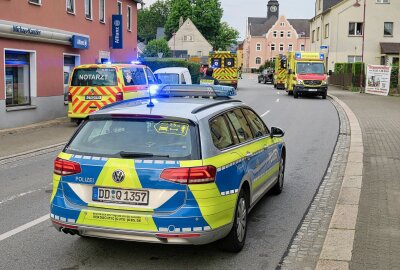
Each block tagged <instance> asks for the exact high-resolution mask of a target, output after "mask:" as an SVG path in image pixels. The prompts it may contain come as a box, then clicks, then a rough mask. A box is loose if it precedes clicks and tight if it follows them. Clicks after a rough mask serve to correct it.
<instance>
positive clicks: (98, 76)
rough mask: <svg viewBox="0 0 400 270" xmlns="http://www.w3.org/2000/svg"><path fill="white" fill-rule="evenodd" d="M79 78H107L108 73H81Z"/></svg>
mask: <svg viewBox="0 0 400 270" xmlns="http://www.w3.org/2000/svg"><path fill="white" fill-rule="evenodd" d="M79 80H82V81H87V80H101V81H105V80H107V75H101V74H79Z"/></svg>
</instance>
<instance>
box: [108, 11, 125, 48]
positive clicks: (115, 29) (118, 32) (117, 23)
mask: <svg viewBox="0 0 400 270" xmlns="http://www.w3.org/2000/svg"><path fill="white" fill-rule="evenodd" d="M122 25H123V24H122V15H112V46H111V47H112V48H113V49H122V48H123V42H122Z"/></svg>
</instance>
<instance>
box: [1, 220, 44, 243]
mask: <svg viewBox="0 0 400 270" xmlns="http://www.w3.org/2000/svg"><path fill="white" fill-rule="evenodd" d="M49 217H50V214H46V215H44V216H43V217H40V218H38V219H35V220H33V221H31V222H28V223H26V224H24V225H22V226H19V227H17V228H15V229H13V230H11V231H8V232H6V233H3V234H0V241H3V240H5V239H7V238H9V237H11V236H13V235H16V234H17V233H20V232H23V231H25V230H27V229H29V228H31V227H33V226H36V225H38V224H40V223H42V222H44V221H46V220H48V219H49Z"/></svg>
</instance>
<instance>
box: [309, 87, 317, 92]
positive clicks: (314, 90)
mask: <svg viewBox="0 0 400 270" xmlns="http://www.w3.org/2000/svg"><path fill="white" fill-rule="evenodd" d="M308 91H309V92H317V89H313V88H309V89H308Z"/></svg>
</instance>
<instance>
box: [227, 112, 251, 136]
mask: <svg viewBox="0 0 400 270" xmlns="http://www.w3.org/2000/svg"><path fill="white" fill-rule="evenodd" d="M227 116H228V119H229V121H230V122H231V123H232V125H233V128H234V130H235V131H236V132H235V134H234V136H235V135H236V136H237V139H238V140H239V142H241V143H242V142H246V141H249V140H251V139H253V134H252V133H251V129H250V125H249V123H248V122H247V120H246V118H245V117H244V115H243V113H242V111H241V110H240V109H236V110H234V111H231V112H228V113H227Z"/></svg>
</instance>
